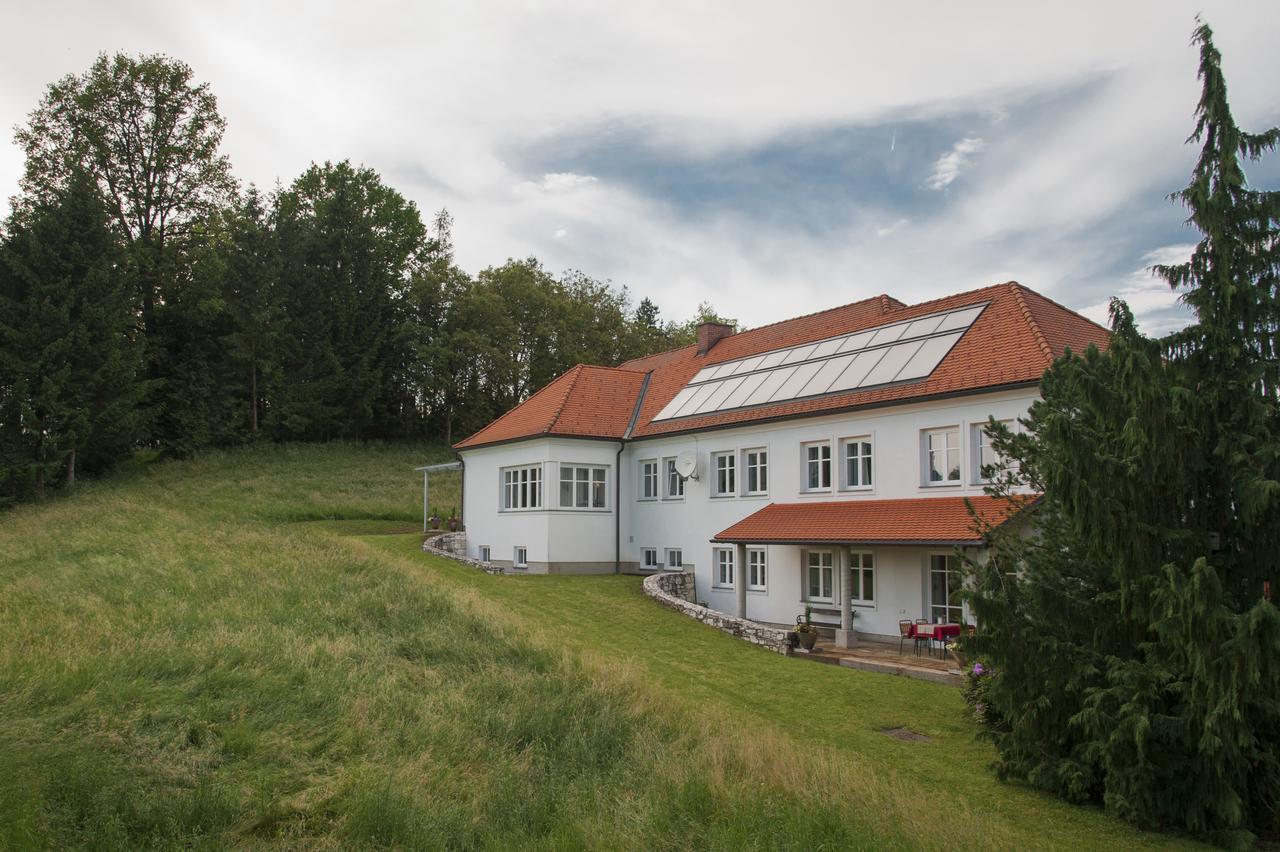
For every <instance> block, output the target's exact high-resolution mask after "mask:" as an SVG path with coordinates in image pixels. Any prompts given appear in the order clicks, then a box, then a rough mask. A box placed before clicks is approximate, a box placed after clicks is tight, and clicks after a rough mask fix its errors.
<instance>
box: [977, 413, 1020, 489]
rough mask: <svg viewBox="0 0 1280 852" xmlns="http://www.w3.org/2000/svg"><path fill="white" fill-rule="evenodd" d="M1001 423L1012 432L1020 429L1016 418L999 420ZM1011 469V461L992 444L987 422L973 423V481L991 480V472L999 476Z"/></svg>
mask: <svg viewBox="0 0 1280 852" xmlns="http://www.w3.org/2000/svg"><path fill="white" fill-rule="evenodd" d="M996 422H998V423H999V424H1000V425H1002V426H1005V427H1008V429H1009V430H1010V431H1012V432H1017V431H1018V422H1017V421H1016V420H998V421H996ZM1008 469H1009V463H1008V462H1007V461H1006V460H1005V458H1004V456H1002V455H1000V454H999V453H997V452H996V451H995V449H994V448H993V447H992V446H991V435H989V434H988V433H987V424H986V423H975V424H973V481H974V484H980V483H983V482H990V481H991V477H990V474H995V475H996V476H999V475H1000V473H1002V472H1003V471H1005V470H1008Z"/></svg>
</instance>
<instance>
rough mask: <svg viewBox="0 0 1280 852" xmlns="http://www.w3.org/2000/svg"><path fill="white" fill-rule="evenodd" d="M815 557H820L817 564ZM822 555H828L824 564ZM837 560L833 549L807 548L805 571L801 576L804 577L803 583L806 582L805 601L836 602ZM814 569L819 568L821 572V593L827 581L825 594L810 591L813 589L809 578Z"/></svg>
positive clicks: (819, 588) (819, 576) (819, 581)
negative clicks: (815, 593)
mask: <svg viewBox="0 0 1280 852" xmlns="http://www.w3.org/2000/svg"><path fill="white" fill-rule="evenodd" d="M814 557H818V559H817V564H816V565H815V564H814ZM822 557H826V559H825V562H826V564H823V562H824V560H823V558H822ZM835 561H836V560H835V551H833V550H806V551H804V571H803V573H802V574H801V578H802V579H801V582H803V583H804V597H803V599H804V600H805V601H809V602H812V603H825V604H829V603H834V602H835V599H836V593H835V580H836V569H835ZM814 569H817V570H818V572H819V573H818V591H819V593H821V592H822V589H823V585H824V583H825V585H826V591H827V594H826V595H825V596H823V595H822V594H817V595H814V594H813V593H812V592H811V591H810V589H811V585H810V582H809V580H810V573H811V572H812V571H813V570H814Z"/></svg>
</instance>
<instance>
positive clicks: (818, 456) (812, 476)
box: [804, 441, 831, 491]
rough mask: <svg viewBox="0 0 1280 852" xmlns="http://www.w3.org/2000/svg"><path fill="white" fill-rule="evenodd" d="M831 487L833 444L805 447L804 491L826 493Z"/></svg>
mask: <svg viewBox="0 0 1280 852" xmlns="http://www.w3.org/2000/svg"><path fill="white" fill-rule="evenodd" d="M830 487H831V442H830V441H820V442H815V443H812V444H805V445H804V490H805V491H825V490H827V489H829V488H830Z"/></svg>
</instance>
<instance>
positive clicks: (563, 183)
mask: <svg viewBox="0 0 1280 852" xmlns="http://www.w3.org/2000/svg"><path fill="white" fill-rule="evenodd" d="M597 182H598V181H597V180H596V178H595V177H593V176H592V175H575V174H574V173H573V172H548V173H547V174H545V175H543V176H542V183H540V184H539V186H540V187H541V188H542V189H545V190H546V191H547V192H564V191H566V190H571V189H579V188H581V187H584V186H590V185H591V184H593V183H597Z"/></svg>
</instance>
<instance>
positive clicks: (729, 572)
mask: <svg viewBox="0 0 1280 852" xmlns="http://www.w3.org/2000/svg"><path fill="white" fill-rule="evenodd" d="M712 555H713V556H715V565H716V573H715V585H717V586H720V587H721V588H725V589H731V588H733V548H732V547H717V548H716V549H715V550H714V551H713V552H712Z"/></svg>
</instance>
